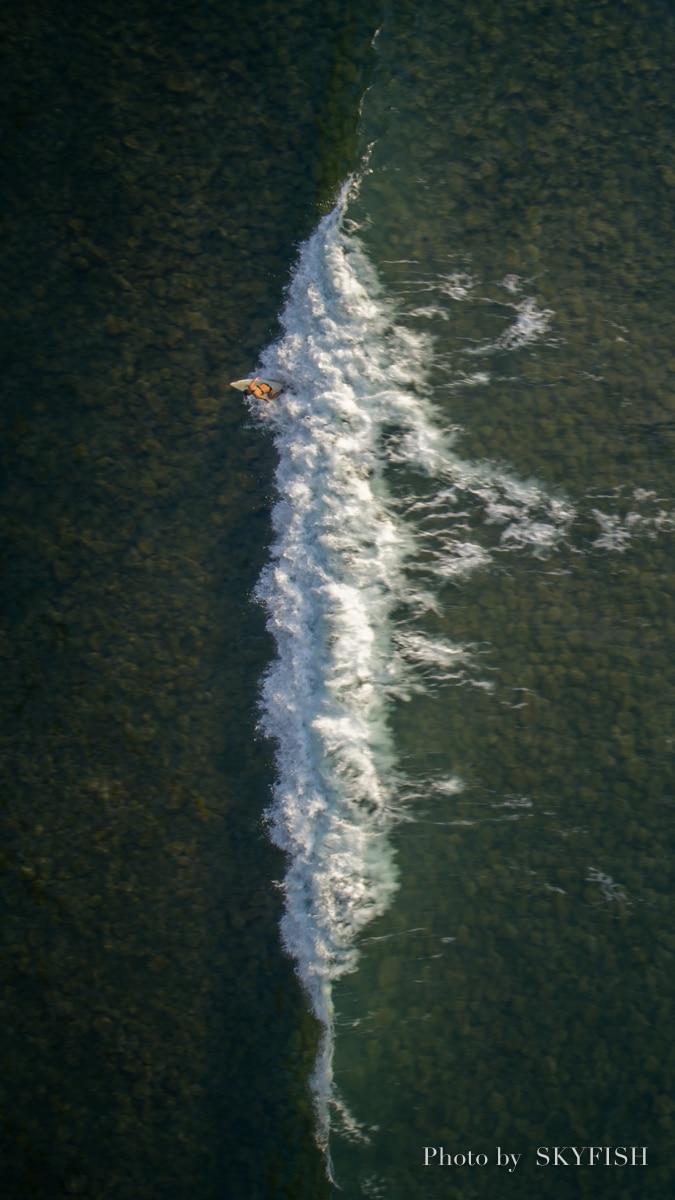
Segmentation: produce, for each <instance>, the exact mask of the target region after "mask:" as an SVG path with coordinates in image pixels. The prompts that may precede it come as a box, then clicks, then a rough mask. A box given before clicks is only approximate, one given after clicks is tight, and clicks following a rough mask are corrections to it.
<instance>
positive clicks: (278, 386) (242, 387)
mask: <svg viewBox="0 0 675 1200" xmlns="http://www.w3.org/2000/svg"><path fill="white" fill-rule="evenodd" d="M256 378H257V381H258V383H268V384H269V386H270V387H271V389H272V391H273V392H282V391H283V390H284V385H283V383H280V382H279V380H278V379H265V378H263V377H262V376H261V375H258V376H255V375H253V376H251V378H250V379H235V380H234V381H233V382H232V383H231V384H230V387H233V388H236V389H237V391H238V392H246V391H248V389H249V387H250V386H251V384H252V383H253V380H254V379H256Z"/></svg>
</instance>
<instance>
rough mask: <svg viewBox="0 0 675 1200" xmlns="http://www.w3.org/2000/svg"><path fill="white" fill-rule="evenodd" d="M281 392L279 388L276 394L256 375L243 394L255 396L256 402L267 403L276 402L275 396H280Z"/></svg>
mask: <svg viewBox="0 0 675 1200" xmlns="http://www.w3.org/2000/svg"><path fill="white" fill-rule="evenodd" d="M281 392H282V389H281V388H279V391H278V392H275V391H274V388H273V385H272V384H271V383H268V382H267V380H265V379H261V378H260V376H259V375H256V377H255V379H252V380H251V382H250V383H249V385H248V387H247V389H246V393H245V394H246V395H247V396H255V398H256V400H267V401H268V402H269V401H270V400H276V398H277V396H280V395H281Z"/></svg>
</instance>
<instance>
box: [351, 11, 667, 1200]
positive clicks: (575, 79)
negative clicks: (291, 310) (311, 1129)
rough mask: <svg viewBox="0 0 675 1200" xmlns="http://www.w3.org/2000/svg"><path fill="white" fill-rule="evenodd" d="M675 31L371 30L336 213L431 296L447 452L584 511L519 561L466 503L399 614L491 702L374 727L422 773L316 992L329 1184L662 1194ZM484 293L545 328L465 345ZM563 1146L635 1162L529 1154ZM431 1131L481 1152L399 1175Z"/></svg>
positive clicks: (477, 331)
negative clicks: (353, 1127)
mask: <svg viewBox="0 0 675 1200" xmlns="http://www.w3.org/2000/svg"><path fill="white" fill-rule="evenodd" d="M674 47H675V26H674V25H673V19H672V13H671V12H670V11H669V10H668V9H667V8H666V7H665V6H662V5H654V4H637V3H625V4H619V5H603V4H597V5H590V6H582V5H577V4H573V3H560V4H538V3H533V4H527V5H506V6H504V5H498V4H490V3H481V4H474V5H466V6H461V7H460V6H452V5H450V6H448V5H440V4H431V3H430V4H427V5H424V6H422V7H421V8H420V7H417V6H415V7H413V6H411V5H407V4H400V5H397V4H395V5H393V6H392V12H391V14H390V23H389V25H387V24H386V23H385V26H384V28H383V31H382V34H381V35H380V40H379V42H378V49H379V51H380V54H381V60H380V65H379V66H378V69H377V71H376V74H375V80H374V85H373V89H372V91H371V93H369V96H368V97H367V99H366V105H365V110H364V122H365V126H366V134H367V138H368V140H370V141H372V140H373V139H374V137H375V134H376V133H377V134H379V140H378V141H377V142H376V144H375V146H374V149H373V152H372V156H371V159H370V164H369V165H370V168H371V171H372V174H371V175H369V176H368V178H367V179H366V180H365V181H364V185H363V187H362V190H361V195H360V200H359V204H358V205H357V206H356V211H355V213H353V214H352V215H356V216H357V217H358V218H360V219H361V220H364V218H365V222H364V233H363V237H364V239H365V242H366V245H367V246H368V248H369V250H370V252H371V254H372V256H373V258H374V260H375V262H376V264H377V266H378V268H379V270H380V273H381V275H382V276H383V277H384V278H385V279H386V281H387V284H388V287H389V288H390V289H391V291H392V293H393V294H394V295H395V296H397V297H398V298H399V303H400V304H401V306H402V311H403V312H407V313H412V312H413V310H414V309H415V308H416V306H424V305H427V306H428V305H430V304H436V305H438V306H440V307H441V308H442V309H443V312H442V313H441V314H440V315H441V317H442V316H443V315H444V316H445V318H446V319H445V320H439V319H436V318H432V320H433V325H432V323H431V322H430V319H429V315H428V313H427V314H425V315H424V316H412V315H411V316H409V317H408V318H407V321H408V324H409V325H410V326H411V327H412V328H414V329H416V330H425V331H426V330H429V329H431V330H432V335H433V347H432V349H431V350H430V358H432V356H433V358H432V362H433V373H432V388H431V395H432V398H433V400H434V402H435V403H436V404H437V406H438V407H439V410H440V412H441V414H442V417H443V418H445V419H446V420H447V421H448V423H451V424H457V425H459V426H460V429H461V431H460V433H459V436H458V441H457V443H456V445H457V448H458V453H459V455H460V456H461V457H462V459H464V460H465V461H467V462H471V461H473V462H476V461H478V460H483V461H484V462H487V463H488V464H489V463H492V464H495V463H499V464H502V465H505V466H507V467H508V468H510V469H511V470H513V472H514V474H515V476H516V477H517V478H518V479H519V480H522V481H527V480H528V479H530V478H531V477H536V478H537V479H538V480H539V481H541V482H543V483H544V486H545V487H546V488H548V489H549V490H550V491H551V492H552V493H555V489H560V491H559V492H558V495H559V496H560V498H561V500H563V501H564V502H566V503H567V502H569V503H571V504H572V505H573V506H574V509H575V512H576V517H575V519H574V521H573V522H572V525H571V528H570V531H569V533H568V534H567V535H566V537H565V539H564V541H563V543H562V544H561V545H559V546H558V548H557V549H555V550H552V551H545V552H542V553H541V555H540V556H539V557H538V556H537V555H533V554H532V553H531V550H530V549H528V546H527V544H525V543H524V544H523V545H522V547H521V548H520V549H516V548H515V547H512V549H511V550H509V549H508V546H507V545H504V544H501V543H500V540H499V539H500V534H501V532H502V528H503V526H501V525H499V524H494V523H493V524H491V523H490V522H489V521H486V519H485V510H484V507H483V506H482V504H481V503H480V502H478V501H477V500H476V498H475V497H473V498H472V497H471V496H469V495H468V494H467V495H462V499H461V503H460V505H459V507H462V508H463V509H464V510H465V512H466V518H465V523H466V526H467V528H468V530H469V532H470V534H471V536H472V537H473V538H474V539H475V540H476V542H477V543H479V544H480V545H481V546H483V547H484V548H486V549H487V550H489V551H490V553H491V555H492V559H491V562H490V563H489V565H488V566H487V567H485V568H483V569H478V570H476V571H474V573H473V575H472V576H471V578H470V579H469V580H465V581H461V582H459V581H457V580H451V581H450V582H449V584H448V585H447V586H445V588H443V589H442V591H441V604H440V606H439V613H438V615H437V616H435V617H433V618H431V617H430V618H428V620H427V622H426V624H425V625H424V628H425V630H426V632H427V633H428V634H430V635H433V636H443V637H445V638H447V639H449V640H451V641H454V642H456V643H460V644H467V643H468V644H469V645H472V646H474V647H475V648H476V653H477V659H476V661H477V666H476V667H475V668H474V671H475V674H474V679H476V680H482V681H487V682H488V683H489V684H490V685H491V686H492V689H493V690H492V691H486V690H483V689H481V688H476V687H473V686H470V685H468V684H466V682H465V685H464V686H460V687H458V686H449V687H446V688H442V689H440V691H437V693H436V694H432V695H429V696H427V697H425V698H423V699H416V700H414V701H413V702H412V703H410V704H409V705H401V706H399V708H398V709H397V711H396V713H395V714H394V716H393V725H394V729H395V731H396V739H397V745H398V748H399V751H400V756H401V762H402V766H403V768H404V769H405V770H406V771H407V772H409V774H410V777H411V778H412V779H413V780H417V781H419V782H418V793H419V794H418V798H417V799H416V800H415V801H413V802H412V804H411V814H412V815H413V817H414V818H415V819H414V822H413V823H412V824H409V825H405V824H404V825H403V826H402V828H401V830H400V831H399V834H398V835H397V838H396V844H397V851H398V861H399V866H400V868H401V880H402V884H401V890H400V893H399V895H398V897H397V898H396V901H395V903H394V905H393V906H392V908H391V910H390V912H389V913H388V914H387V915H386V916H385V917H384V918H383V919H382V920H381V921H379V922H378V923H377V925H376V926H375V927H374V928H373V929H372V930H369V931H368V934H367V935H366V936H365V938H364V945H363V957H362V963H361V966H360V969H359V971H358V973H357V975H356V976H354V977H350V978H348V979H345V980H344V981H343V982H341V983H340V984H339V986H338V988H337V989H336V1007H337V1010H338V1012H339V1013H340V1014H341V1016H342V1028H341V1030H340V1032H339V1034H338V1039H337V1052H336V1064H335V1065H336V1079H337V1081H338V1083H339V1085H340V1086H341V1087H342V1089H343V1092H344V1095H345V1097H346V1099H347V1101H348V1103H349V1105H350V1108H351V1111H352V1112H353V1113H354V1114H356V1115H357V1116H358V1117H359V1118H360V1119H361V1120H362V1121H363V1123H364V1128H365V1131H366V1132H367V1133H368V1134H369V1136H370V1139H371V1141H370V1145H369V1146H361V1147H356V1146H352V1147H347V1146H345V1145H342V1144H340V1143H339V1142H338V1144H337V1146H336V1150H335V1162H336V1170H337V1174H338V1178H340V1177H341V1178H342V1181H343V1183H344V1184H345V1186H346V1189H347V1192H348V1194H350V1195H351V1194H353V1195H372V1196H378V1197H379V1196H386V1197H387V1198H397V1200H398V1198H399V1197H400V1200H404V1198H406V1200H408V1198H411V1197H417V1196H420V1197H421V1196H448V1197H460V1196H461V1197H463V1198H466V1197H483V1196H485V1197H488V1196H490V1197H491V1196H495V1195H499V1196H504V1195H508V1196H511V1195H512V1196H523V1195H527V1196H542V1197H544V1196H546V1197H548V1196H550V1197H555V1198H556V1200H558V1198H562V1197H567V1196H570V1197H572V1196H577V1195H589V1196H593V1197H603V1198H604V1197H608V1196H621V1197H622V1198H628V1197H638V1196H640V1197H644V1196H654V1197H657V1196H661V1195H663V1194H665V1193H666V1192H667V1191H668V1190H669V1188H671V1187H672V1179H673V1166H672V1163H673V1151H674V1142H673V1134H674V1132H675V1127H674V1125H673V1114H674V1112H675V1102H674V1101H673V1068H674V1066H675V1059H674V1057H673V1039H672V1033H671V1022H672V1015H673V974H672V961H673V960H672V955H673V950H674V948H675V944H674V942H673V936H672V931H671V926H672V913H673V869H672V863H673V851H674V848H675V846H674V838H673V820H672V810H673V785H674V777H673V766H674V764H673V753H672V734H671V724H672V712H673V703H674V701H675V625H674V624H673V600H672V597H673V586H674V584H675V578H674V576H673V543H672V529H673V523H672V512H673V498H672V497H673V486H672V481H673V472H672V463H673V440H672V439H673V428H674V426H673V406H674V403H675V399H674V396H675V393H674V392H673V384H674V382H675V377H674V376H673V371H672V344H673V334H674V332H675V331H674V327H673V311H674V303H675V291H674V289H673V278H674V268H675V262H674V259H673V241H672V196H673V192H672V188H673V182H674V181H675V175H674V174H673V168H674V166H675V159H674V158H673V154H674V144H673V131H672V113H673V100H674V98H675V97H674V95H673V84H672V75H671V72H670V70H669V63H670V61H671V57H672V52H673V48H674ZM450 277H453V278H454V281H455V289H456V288H457V284H458V283H462V284H463V285H465V286H466V287H467V289H468V290H467V293H466V294H465V295H459V294H458V293H457V290H455V294H454V295H453V294H452V292H450V291H448V290H447V288H446V290H445V292H444V290H443V285H444V281H445V282H446V283H447V281H448V280H449V279H450ZM505 280H506V283H505V282H504V281H505ZM471 281H473V287H472V286H471ZM509 281H511V286H514V287H515V285H516V284H517V286H518V288H519V289H522V290H521V291H518V295H522V294H526V295H528V296H533V297H535V298H536V304H537V307H538V310H539V311H540V312H543V311H548V312H550V313H551V317H550V325H549V328H548V331H547V332H545V333H544V334H543V335H542V336H540V337H538V338H536V339H534V340H533V341H532V343H531V344H523V346H522V348H520V349H517V348H516V349H513V348H508V345H507V346H506V347H505V346H504V345H502V346H501V348H500V347H499V346H495V347H494V348H493V349H492V350H490V351H487V352H485V353H483V354H481V355H479V356H477V357H476V356H474V357H471V354H472V353H473V352H475V350H476V348H477V347H479V346H480V344H481V343H482V344H483V345H485V344H487V343H488V342H490V341H497V340H498V337H499V335H500V333H501V332H502V331H503V330H504V329H505V328H506V326H507V325H508V324H509V321H510V320H512V312H513V310H511V315H509V309H508V304H509V302H510V301H511V295H510V293H509V290H508V286H507V284H508V283H509ZM478 371H480V372H482V373H483V375H484V379H483V380H482V381H481V382H480V383H477V382H475V381H473V380H471V379H469V378H468V377H469V376H470V375H471V374H472V373H475V372H478ZM392 486H393V487H394V488H397V487H398V489H399V492H400V494H406V493H407V494H410V493H411V492H414V491H415V489H418V490H419V494H420V495H423V494H426V492H425V488H426V484H425V483H424V481H423V480H420V479H418V480H417V481H415V480H414V479H413V478H411V477H406V478H405V479H404V480H403V481H400V480H399V481H398V482H397V480H396V478H395V476H394V475H392ZM597 510H599V511H600V512H601V513H603V514H605V515H607V514H610V515H613V519H614V518H616V521H615V524H614V526H613V528H614V530H615V531H616V529H617V528H618V527H620V528H621V529H623V531H624V533H625V537H624V536H623V535H621V536H620V537H618V538H617V537H616V536H613V537H609V538H607V539H605V541H604V542H602V539H601V534H602V532H603V528H604V526H603V525H602V521H601V520H600V519H599V518H598V516H597ZM630 513H633V514H634V516H633V517H630V516H629V515H628V514H630ZM659 514H660V515H659ZM631 522H633V523H632V524H631ZM447 528H448V529H450V530H451V529H452V514H451V513H449V515H448V520H447ZM631 530H634V532H635V537H633V536H632V534H631ZM452 775H457V776H459V777H460V779H461V780H462V781H463V784H464V788H463V790H462V791H460V792H458V793H457V794H449V793H448V792H446V793H444V794H443V793H441V794H438V793H434V791H433V787H432V786H431V784H432V783H433V781H434V780H443V779H447V778H449V777H450V776H452ZM413 790H414V789H413ZM570 1143H572V1144H576V1145H577V1146H581V1145H588V1144H589V1143H592V1144H595V1145H604V1146H607V1145H609V1146H615V1145H619V1144H627V1145H639V1146H642V1145H648V1146H649V1147H650V1149H649V1163H650V1165H649V1167H648V1168H647V1169H645V1170H642V1169H632V1170H619V1169H617V1168H607V1169H604V1168H603V1169H602V1170H598V1169H595V1168H593V1169H591V1168H590V1167H586V1168H585V1169H579V1170H577V1169H565V1168H563V1167H560V1168H558V1169H555V1168H550V1169H537V1167H536V1165H535V1164H536V1149H537V1147H538V1146H541V1145H547V1146H553V1145H556V1144H557V1145H564V1144H570ZM425 1146H432V1147H437V1148H438V1147H441V1146H442V1147H444V1148H445V1150H446V1151H449V1152H452V1153H456V1152H464V1153H466V1152H468V1151H469V1150H473V1152H474V1154H476V1153H479V1152H486V1153H487V1156H488V1159H489V1162H488V1164H487V1165H486V1166H485V1167H484V1168H474V1169H472V1168H470V1167H468V1166H467V1167H464V1168H462V1167H459V1168H455V1169H453V1168H446V1169H440V1168H439V1167H438V1166H437V1165H435V1164H434V1165H432V1166H429V1167H428V1168H425V1167H424V1165H423V1160H424V1147H425ZM497 1146H500V1147H501V1148H502V1150H505V1151H513V1152H517V1153H521V1154H522V1162H521V1165H520V1167H519V1168H518V1170H517V1171H516V1172H515V1173H514V1174H513V1175H512V1176H510V1175H509V1174H508V1173H507V1172H506V1171H505V1170H503V1169H501V1170H500V1169H499V1168H498V1167H497V1165H496V1162H495V1159H496V1148H497ZM341 1172H342V1176H341Z"/></svg>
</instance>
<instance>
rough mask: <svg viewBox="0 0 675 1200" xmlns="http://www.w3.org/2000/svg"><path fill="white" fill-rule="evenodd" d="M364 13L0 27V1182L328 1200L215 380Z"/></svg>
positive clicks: (48, 1192) (239, 364) (7, 1187)
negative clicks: (279, 884) (269, 828)
mask: <svg viewBox="0 0 675 1200" xmlns="http://www.w3.org/2000/svg"><path fill="white" fill-rule="evenodd" d="M368 20H369V18H368V13H367V12H366V11H365V10H362V9H360V10H359V11H358V13H357V12H356V11H352V9H351V8H350V7H347V8H345V7H344V6H341V5H331V4H325V5H324V4H321V5H319V6H314V5H307V4H304V5H303V4H296V5H294V6H292V7H291V8H289V9H285V10H284V13H283V20H280V19H279V12H278V9H277V7H276V6H274V5H270V4H268V5H265V4H257V5H253V6H245V5H241V4H238V3H234V4H233V3H229V4H228V5H219V4H214V3H197V4H190V3H188V4H183V3H181V4H175V3H168V4H167V3H162V4H154V3H147V4H146V3H138V4H133V3H131V4H121V5H120V4H112V3H111V4H106V3H95V4H94V5H87V6H84V7H83V6H81V5H76V4H68V3H66V4H59V5H54V4H50V3H48V2H42V3H41V2H36V3H31V2H29V3H27V4H21V5H15V4H10V5H9V6H6V7H5V10H4V13H3V15H2V18H1V22H0V23H1V26H2V39H1V41H2V51H1V53H2V58H3V80H4V83H3V120H2V137H1V141H0V153H1V155H2V170H3V187H2V197H3V198H2V233H3V250H2V258H3V271H2V278H3V285H2V290H3V294H2V299H1V301H0V303H1V305H2V313H1V316H2V379H3V401H2V415H1V420H2V447H3V490H2V499H1V501H0V503H1V505H2V527H3V543H2V544H3V551H2V569H3V573H2V598H3V605H2V608H3V625H2V641H1V643H0V645H1V651H0V652H1V654H2V664H3V666H2V672H1V674H0V689H1V691H2V706H3V722H2V734H1V736H2V768H1V769H2V789H1V790H2V807H1V818H0V819H1V822H2V860H1V862H2V868H1V869H2V876H1V879H2V885H1V893H2V902H3V909H4V917H3V942H4V945H3V956H2V968H1V969H2V1001H3V1009H2V1013H3V1015H2V1022H1V1025H0V1030H1V1032H0V1041H1V1043H2V1050H1V1056H2V1069H1V1071H0V1100H1V1105H2V1130H3V1134H2V1150H1V1160H0V1178H1V1179H2V1184H1V1185H0V1190H2V1194H3V1196H6V1197H7V1198H8V1200H10V1198H11V1200H13V1198H15V1197H16V1198H17V1200H18V1198H19V1197H33V1196H34V1197H44V1198H45V1200H55V1198H56V1197H58V1196H61V1195H81V1196H90V1197H101V1198H102V1197H115V1200H121V1198H122V1197H129V1200H131V1198H132V1197H133V1200H140V1198H141V1197H162V1200H166V1198H169V1197H175V1198H179V1197H180V1198H186V1200H187V1197H191V1198H192V1197H200V1200H207V1198H208V1197H216V1196H228V1197H230V1196H231V1197H234V1196H237V1197H241V1198H242V1200H243V1198H244V1197H245V1198H246V1200H248V1198H250V1197H257V1196H260V1197H267V1196H272V1195H273V1196H289V1197H290V1196H292V1197H297V1196H308V1197H309V1196H312V1197H314V1196H321V1195H324V1194H325V1193H326V1189H327V1185H326V1182H325V1178H324V1172H323V1164H322V1161H321V1159H320V1156H319V1154H318V1151H316V1149H315V1147H314V1142H313V1127H312V1116H311V1111H310V1102H309V1099H308V1096H307V1092H306V1077H307V1074H308V1071H309V1069H310V1065H311V1061H312V1055H313V1050H314V1045H315V1039H316V1031H315V1027H314V1024H313V1022H312V1021H311V1020H310V1019H309V1018H308V1017H307V1015H306V1007H305V1004H304V1000H303V998H302V996H301V994H300V990H299V987H298V985H297V983H296V981H295V978H294V976H293V971H292V967H291V965H290V964H289V962H288V960H286V959H285V958H284V957H283V956H282V953H281V950H280V946H279V938H278V931H277V921H278V917H279V909H280V904H279V899H278V893H277V891H276V889H275V887H274V880H275V879H278V878H279V877H280V876H281V874H282V873H283V863H282V860H281V856H280V855H279V854H278V853H276V852H274V851H273V850H272V848H271V847H270V846H269V845H268V842H267V839H266V837H265V834H264V830H263V828H262V826H261V822H260V816H261V812H262V809H263V807H264V806H265V804H266V802H267V799H268V788H269V782H270V778H271V760H270V752H269V750H268V748H267V747H266V746H265V744H264V743H262V742H261V741H260V740H259V739H257V738H256V735H255V722H256V711H255V706H256V698H257V688H258V679H259V677H260V674H261V672H262V670H263V667H264V665H265V663H266V661H267V660H268V658H269V656H270V654H271V648H270V644H269V642H268V640H267V637H266V635H265V633H264V628H263V620H262V616H261V614H260V611H259V610H258V609H257V608H256V607H255V606H253V605H252V603H251V601H250V593H251V589H252V588H253V585H254V583H255V580H256V578H257V575H258V573H259V570H260V568H261V566H262V564H263V562H264V560H265V555H266V546H267V542H268V538H269V526H268V514H269V504H270V496H271V475H272V468H273V451H272V447H271V444H270V442H269V441H268V440H267V439H266V438H265V437H264V436H262V435H261V434H260V432H259V431H255V430H253V429H251V428H250V427H249V426H248V424H247V422H246V419H245V413H244V411H243V409H242V406H241V403H240V398H239V397H238V395H237V394H236V393H234V392H232V391H231V389H229V387H228V381H229V380H230V379H232V378H237V377H238V376H241V375H242V374H243V373H244V372H245V371H247V370H248V369H249V368H250V367H251V366H252V365H254V364H255V361H256V356H257V353H258V351H259V349H260V348H261V346H263V345H264V344H265V343H266V342H267V341H268V340H269V339H270V337H271V336H273V335H274V333H275V330H276V316H277V313H278V311H279V308H280V305H281V300H282V288H283V286H284V284H285V283H286V282H287V280H288V277H289V273H290V268H291V264H292V262H293V259H294V256H295V247H296V244H297V240H298V239H299V238H300V237H302V236H305V235H306V234H307V233H308V232H309V231H310V229H311V227H312V225H313V223H314V222H315V220H316V215H317V212H318V211H319V206H320V205H321V204H323V203H324V202H325V200H326V197H327V195H329V194H330V192H331V190H332V189H334V188H335V187H336V186H337V184H338V183H339V182H340V180H341V178H342V176H343V175H344V173H345V170H346V166H347V163H348V161H351V154H352V150H351V146H352V143H353V140H354V135H355V119H354V111H355V108H356V105H357V102H358V96H359V94H360V90H361V87H362V82H361V80H362V75H363V72H364V70H365V69H366V68H367V60H368V50H369V38H370V36H371V35H372V30H369V26H368ZM345 47H347V48H348V50H349V66H348V68H345V66H344V52H345ZM317 59H318V60H319V61H320V63H321V69H320V70H317V69H315V64H316V62H317Z"/></svg>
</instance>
